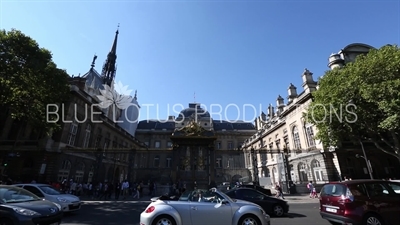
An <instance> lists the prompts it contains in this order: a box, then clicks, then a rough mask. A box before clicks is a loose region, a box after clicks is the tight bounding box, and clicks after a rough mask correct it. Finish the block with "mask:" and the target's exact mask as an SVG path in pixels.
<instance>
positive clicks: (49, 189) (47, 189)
mask: <svg viewBox="0 0 400 225" xmlns="http://www.w3.org/2000/svg"><path fill="white" fill-rule="evenodd" d="M39 188H40V190H42V191H43V192H44V193H46V194H48V195H60V194H61V193H60V192H59V191H57V189H55V188H53V187H52V186H47V185H46V186H39Z"/></svg>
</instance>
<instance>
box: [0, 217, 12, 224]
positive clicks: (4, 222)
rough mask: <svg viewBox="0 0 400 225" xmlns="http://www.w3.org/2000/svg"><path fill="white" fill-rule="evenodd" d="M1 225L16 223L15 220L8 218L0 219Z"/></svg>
mask: <svg viewBox="0 0 400 225" xmlns="http://www.w3.org/2000/svg"><path fill="white" fill-rule="evenodd" d="M0 225H14V223H13V221H11V220H10V219H7V218H1V219H0Z"/></svg>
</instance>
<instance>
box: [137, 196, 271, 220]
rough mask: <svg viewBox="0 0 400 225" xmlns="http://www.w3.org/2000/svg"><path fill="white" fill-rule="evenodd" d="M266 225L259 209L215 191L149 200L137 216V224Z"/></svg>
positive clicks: (266, 216) (265, 217) (267, 216)
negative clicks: (138, 220)
mask: <svg viewBox="0 0 400 225" xmlns="http://www.w3.org/2000/svg"><path fill="white" fill-rule="evenodd" d="M204 224H208V225H214V224H215V225H216V224H224V225H270V217H269V215H268V214H266V213H265V212H264V210H263V209H261V207H260V206H258V205H256V204H254V203H251V202H246V201H242V200H235V199H231V198H230V197H228V196H227V195H225V194H224V193H222V192H219V191H218V190H216V189H214V188H213V189H211V190H195V191H188V192H185V193H183V194H182V196H181V197H180V198H179V200H172V199H170V198H168V197H163V196H162V197H158V198H153V199H152V202H151V203H150V204H149V205H148V206H147V207H146V209H145V211H143V212H142V213H141V214H140V225H204Z"/></svg>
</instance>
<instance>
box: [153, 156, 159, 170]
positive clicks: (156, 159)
mask: <svg viewBox="0 0 400 225" xmlns="http://www.w3.org/2000/svg"><path fill="white" fill-rule="evenodd" d="M154 167H156V168H157V167H160V157H158V156H156V157H154Z"/></svg>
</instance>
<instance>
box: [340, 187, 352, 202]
mask: <svg viewBox="0 0 400 225" xmlns="http://www.w3.org/2000/svg"><path fill="white" fill-rule="evenodd" d="M353 201H354V195H353V193H351V191H350V190H349V189H348V188H347V191H346V195H342V196H341V198H340V199H339V201H338V202H339V203H342V204H343V203H350V202H353Z"/></svg>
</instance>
